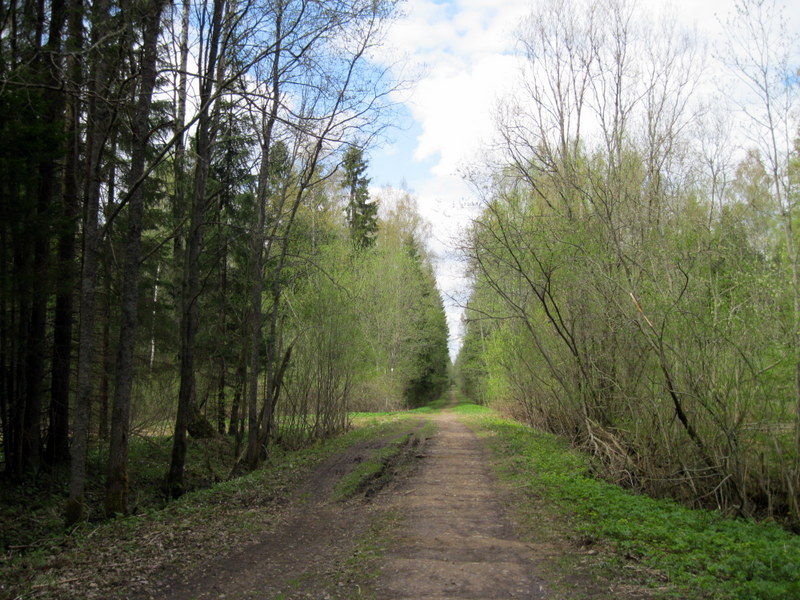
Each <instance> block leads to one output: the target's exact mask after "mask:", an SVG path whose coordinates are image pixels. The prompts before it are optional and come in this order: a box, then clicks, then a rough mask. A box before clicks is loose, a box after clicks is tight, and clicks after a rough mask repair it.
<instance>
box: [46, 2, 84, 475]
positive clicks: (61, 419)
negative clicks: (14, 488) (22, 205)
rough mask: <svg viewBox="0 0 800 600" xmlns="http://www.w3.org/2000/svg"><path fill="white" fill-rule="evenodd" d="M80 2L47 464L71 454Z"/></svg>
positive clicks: (70, 46)
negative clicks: (70, 415)
mask: <svg viewBox="0 0 800 600" xmlns="http://www.w3.org/2000/svg"><path fill="white" fill-rule="evenodd" d="M82 17H83V6H82V3H81V0H72V2H71V3H70V6H69V15H68V23H69V37H68V40H67V47H66V49H67V82H66V110H65V119H66V127H65V133H66V135H65V138H66V143H67V148H66V159H65V161H64V177H63V181H64V183H63V192H62V198H63V200H62V202H63V209H62V219H63V223H62V225H61V231H60V232H59V240H58V270H59V277H60V280H59V282H58V287H57V292H56V306H55V320H54V323H53V366H52V370H53V373H52V388H51V392H50V430H49V433H48V441H47V448H46V460H47V462H48V463H50V464H55V463H61V462H64V461H66V460H68V459H69V393H70V378H71V377H70V376H71V370H72V368H71V367H72V341H73V304H74V303H73V298H74V290H73V287H74V284H75V246H76V244H75V235H76V232H77V220H78V218H79V214H78V211H79V208H78V207H79V205H80V201H79V198H78V195H79V192H78V190H79V180H78V173H79V161H80V136H81V129H80V116H81V102H80V86H81V79H82V77H81V62H80V59H79V58H78V56H77V54H78V51H79V50H80V48H81V45H82V43H81V41H82V35H83V32H82V23H81V19H82Z"/></svg>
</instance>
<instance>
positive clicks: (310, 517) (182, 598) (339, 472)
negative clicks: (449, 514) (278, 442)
mask: <svg viewBox="0 0 800 600" xmlns="http://www.w3.org/2000/svg"><path fill="white" fill-rule="evenodd" d="M418 428H419V427H418ZM418 428H417V429H418ZM407 435H408V439H417V438H415V434H414V432H413V431H410V432H408V434H407ZM393 437H396V434H395V435H394V436H392V438H393ZM390 439H391V438H383V439H375V440H370V441H368V442H365V443H362V444H359V445H356V446H353V447H351V448H349V449H348V450H346V451H345V452H343V453H341V454H338V455H336V456H333V457H332V458H330V459H328V460H327V461H326V462H325V463H323V464H322V465H320V466H319V467H318V468H317V469H316V470H315V471H314V472H313V473H312V475H311V476H310V477H309V479H308V480H307V482H306V483H305V485H304V486H303V487H302V488H301V489H300V491H299V493H298V498H297V500H296V501H295V502H294V503H293V504H292V505H291V506H290V507H288V508H287V511H286V514H285V517H284V519H283V520H282V524H280V525H279V526H277V527H276V528H275V529H273V530H272V531H269V532H265V533H263V534H261V535H260V536H259V537H258V539H257V541H256V542H255V543H251V544H248V545H247V546H246V547H244V548H242V549H240V550H238V551H234V552H232V553H230V554H228V555H227V556H222V557H218V558H215V559H214V560H211V561H208V562H206V563H205V564H203V565H202V566H201V567H200V568H198V569H196V570H193V571H191V572H187V573H185V574H183V575H176V574H174V573H173V574H165V577H164V579H163V581H161V582H160V583H157V584H155V585H151V586H149V589H147V590H139V591H138V592H136V593H132V594H131V595H130V596H129V597H131V598H134V599H136V600H140V599H145V598H151V599H159V600H161V599H164V600H166V599H170V600H205V599H221V598H226V599H237V600H238V599H259V600H263V599H267V598H281V599H290V598H332V597H340V596H350V595H353V594H355V595H358V593H359V591H360V587H359V586H358V585H357V584H355V583H352V584H349V583H344V582H338V581H337V578H336V575H337V571H338V570H340V568H341V564H342V562H343V558H344V557H348V556H350V555H352V553H353V549H354V548H355V547H356V545H357V543H358V542H359V540H360V539H361V538H363V537H364V536H365V535H366V534H367V532H368V531H369V529H370V527H371V525H372V523H373V520H374V510H373V507H372V506H371V505H370V504H369V503H367V502H364V501H363V500H357V501H351V502H336V501H334V500H332V499H331V495H332V494H331V493H332V491H333V488H334V486H335V484H336V482H337V481H339V479H340V478H341V477H343V476H344V475H346V474H347V473H349V472H350V471H351V470H353V468H355V467H356V466H357V465H358V464H359V463H361V462H362V461H364V460H366V459H368V458H369V457H370V455H371V454H372V453H374V452H375V451H377V450H379V449H380V448H383V447H384V446H386V445H387V444H388V443H389V442H390ZM405 446H407V451H406V452H404V453H403V455H402V456H398V457H395V458H394V459H393V460H392V461H391V463H388V464H386V465H384V469H383V470H382V472H381V473H379V474H378V477H376V478H375V479H376V481H374V482H372V483H369V484H368V485H366V486H365V489H364V490H362V492H365V493H368V492H369V491H370V490H374V489H376V488H375V486H376V485H378V483H377V480H378V479H380V478H383V479H384V480H386V479H389V478H390V475H391V474H390V473H387V472H386V471H390V470H393V469H397V468H400V466H401V465H400V463H402V462H403V461H405V460H410V459H411V458H413V455H414V453H415V452H416V450H415V448H416V444H411V443H408V444H406V445H405ZM332 588H333V589H332ZM345 588H347V589H345Z"/></svg>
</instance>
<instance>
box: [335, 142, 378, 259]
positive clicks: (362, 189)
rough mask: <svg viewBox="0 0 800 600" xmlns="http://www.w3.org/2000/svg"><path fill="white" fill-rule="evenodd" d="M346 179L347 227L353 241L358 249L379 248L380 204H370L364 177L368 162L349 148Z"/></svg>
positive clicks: (361, 152) (360, 152)
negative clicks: (376, 236) (377, 244)
mask: <svg viewBox="0 0 800 600" xmlns="http://www.w3.org/2000/svg"><path fill="white" fill-rule="evenodd" d="M342 168H343V169H344V176H343V178H342V187H343V188H345V189H346V190H347V193H348V197H347V224H348V226H349V227H350V239H351V240H352V241H353V244H355V246H356V248H360V249H364V248H369V247H371V246H373V245H374V244H375V235H376V234H377V231H378V203H377V202H370V201H369V188H368V186H369V179H368V178H367V177H364V173H365V172H366V170H367V162H366V161H365V160H364V152H363V150H361V148H358V147H356V146H349V147H348V148H347V150H346V151H345V153H344V158H343V160H342Z"/></svg>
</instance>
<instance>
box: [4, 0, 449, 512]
mask: <svg viewBox="0 0 800 600" xmlns="http://www.w3.org/2000/svg"><path fill="white" fill-rule="evenodd" d="M395 9H396V6H395V2H393V1H391V0H389V1H375V0H333V1H328V0H326V1H325V2H321V1H319V0H209V1H207V2H199V1H192V0H186V1H185V2H182V3H174V4H173V3H167V2H165V1H164V0H96V1H95V2H93V3H84V2H83V1H82V0H48V1H45V2H40V3H29V2H19V1H18V0H6V1H4V2H3V3H2V6H0V28H1V30H0V136H2V139H3V144H2V148H0V186H2V188H1V189H2V200H1V201H0V253H1V254H0V422H1V423H2V440H3V444H2V457H3V463H4V467H5V469H4V470H5V475H6V477H7V478H8V479H9V480H12V481H16V482H21V484H23V485H24V484H25V482H29V481H32V480H35V478H36V477H37V476H38V475H39V474H41V473H43V472H46V471H48V470H50V469H52V468H56V467H58V465H67V464H68V465H69V494H68V495H69V500H68V506H67V509H66V514H67V520H68V522H75V521H78V520H81V519H84V518H86V517H87V503H86V486H87V471H86V464H87V456H88V452H89V450H90V448H91V447H92V446H93V445H94V446H95V447H96V446H97V445H103V446H105V447H107V449H108V460H107V473H106V476H105V490H106V491H105V512H106V514H109V515H113V514H119V513H125V512H126V511H127V508H128V505H129V495H130V493H131V492H130V484H129V481H128V469H127V464H128V449H129V438H130V435H131V433H132V428H134V429H136V428H139V430H140V431H142V432H144V433H151V432H153V431H156V430H159V431H161V430H163V429H164V427H165V424H171V425H169V429H170V430H171V435H172V444H173V446H172V456H171V461H170V464H169V465H168V466H167V465H165V484H164V487H165V491H166V492H167V493H168V494H169V495H172V496H178V495H180V494H181V493H183V492H184V491H185V482H184V470H185V462H186V452H187V443H188V441H187V438H188V436H195V437H203V436H210V435H231V436H233V437H234V438H235V441H236V443H235V463H236V469H237V470H247V469H253V468H255V467H256V466H258V465H259V464H260V463H261V461H263V459H264V458H265V457H266V456H267V453H268V449H269V447H270V444H271V443H273V442H274V440H276V439H281V440H285V439H288V438H293V439H299V440H308V439H314V438H317V437H320V436H326V435H332V434H334V433H336V432H338V431H341V430H342V429H343V428H345V427H346V426H347V424H348V420H347V414H348V411H349V410H351V408H352V407H353V406H355V405H359V406H362V407H371V406H374V405H376V404H380V405H381V406H386V407H389V408H398V407H400V406H403V405H408V404H413V403H416V402H420V401H423V400H425V399H427V398H429V397H430V396H432V395H435V394H438V393H439V391H440V390H441V389H442V386H443V385H445V384H446V379H447V376H446V368H447V362H448V359H447V348H446V344H447V332H446V325H445V321H444V313H443V308H442V304H441V300H440V298H439V295H438V292H437V290H436V287H435V281H434V279H433V274H432V268H431V259H430V257H429V256H428V255H427V253H426V251H425V249H424V248H425V246H424V243H425V228H424V224H422V223H421V221H420V220H419V217H417V216H416V213H415V210H414V205H413V199H412V198H410V197H408V196H407V195H406V196H403V197H400V198H399V199H394V201H391V202H390V201H389V200H387V205H386V206H385V207H384V213H385V214H383V215H379V214H378V205H379V202H378V201H377V200H376V199H371V198H370V197H369V190H368V183H369V182H368V180H367V179H366V177H365V175H364V173H365V170H366V160H365V157H364V150H365V149H366V148H368V147H369V145H370V144H371V143H372V142H373V141H374V140H375V139H376V137H377V136H379V135H380V133H381V132H382V130H383V129H384V128H385V127H386V124H387V123H388V119H389V115H390V108H391V107H390V102H389V99H388V95H389V93H390V92H391V90H392V87H393V85H394V84H393V83H392V81H391V80H390V78H389V76H388V72H387V71H386V70H385V69H384V68H383V67H380V66H378V65H377V64H376V63H375V62H373V61H372V60H371V56H372V52H373V51H374V49H375V47H376V46H377V45H378V44H380V42H381V38H382V34H383V32H384V30H385V27H386V25H387V24H388V23H389V22H390V20H391V18H392V16H393V15H394V12H395Z"/></svg>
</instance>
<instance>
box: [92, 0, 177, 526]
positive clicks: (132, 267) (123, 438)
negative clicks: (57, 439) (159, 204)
mask: <svg viewBox="0 0 800 600" xmlns="http://www.w3.org/2000/svg"><path fill="white" fill-rule="evenodd" d="M165 4H166V0H152V1H151V2H150V4H149V6H148V12H147V14H146V15H145V19H144V24H143V36H142V62H141V65H140V69H141V77H142V79H141V83H140V86H139V91H138V97H137V100H136V106H135V109H134V113H133V118H132V120H131V133H132V138H133V143H132V147H131V167H130V172H129V174H128V202H127V203H128V231H127V236H126V240H125V262H124V266H123V273H122V302H121V308H122V313H121V318H120V337H119V340H120V341H119V347H118V349H117V361H116V365H117V368H116V373H115V388H114V401H113V405H112V409H111V440H110V446H109V456H108V472H107V479H106V501H105V510H106V514H107V515H109V516H111V515H115V514H125V513H127V510H128V435H129V428H130V410H131V392H132V386H133V374H134V351H135V346H136V331H137V327H138V317H139V314H138V309H139V303H138V296H139V294H138V286H139V271H140V262H141V241H142V226H143V217H144V187H143V182H142V178H143V176H144V173H145V159H146V154H147V148H148V144H149V140H150V135H149V133H150V132H149V130H150V127H149V117H150V108H151V104H152V99H153V90H154V89H155V84H156V75H157V70H156V60H157V55H158V37H159V33H160V30H161V13H162V11H163V9H164V6H165Z"/></svg>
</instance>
